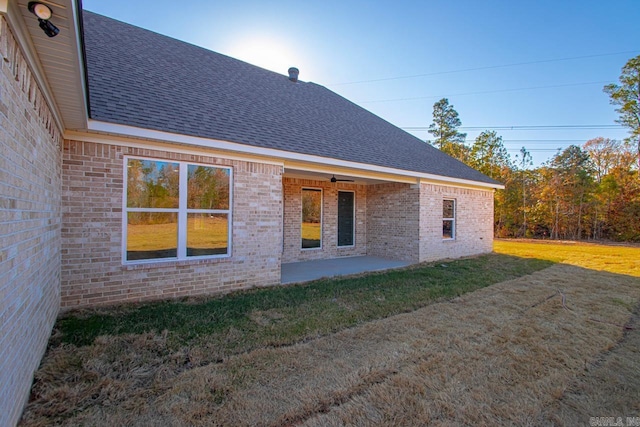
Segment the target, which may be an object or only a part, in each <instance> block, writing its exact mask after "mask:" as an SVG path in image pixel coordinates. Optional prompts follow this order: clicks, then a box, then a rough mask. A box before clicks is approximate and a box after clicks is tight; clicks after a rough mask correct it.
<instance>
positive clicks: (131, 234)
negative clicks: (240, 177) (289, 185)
mask: <svg viewBox="0 0 640 427" xmlns="http://www.w3.org/2000/svg"><path fill="white" fill-rule="evenodd" d="M126 166H127V167H126V172H125V175H126V196H125V197H126V201H125V209H124V218H123V223H124V227H123V230H124V239H123V240H124V248H123V252H124V254H123V258H124V261H125V262H143V261H152V260H167V259H189V258H193V257H219V256H228V255H229V254H230V242H231V238H230V235H231V227H230V225H231V169H229V168H222V167H214V166H206V165H196V164H189V163H184V162H171V161H160V160H149V159H138V158H132V157H128V158H126Z"/></svg>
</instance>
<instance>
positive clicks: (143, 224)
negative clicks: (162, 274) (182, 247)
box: [127, 212, 178, 261]
mask: <svg viewBox="0 0 640 427" xmlns="http://www.w3.org/2000/svg"><path fill="white" fill-rule="evenodd" d="M127 217H128V220H127V261H133V260H139V259H156V258H175V257H177V254H178V251H177V248H178V214H177V213H166V212H129V213H128V214H127Z"/></svg>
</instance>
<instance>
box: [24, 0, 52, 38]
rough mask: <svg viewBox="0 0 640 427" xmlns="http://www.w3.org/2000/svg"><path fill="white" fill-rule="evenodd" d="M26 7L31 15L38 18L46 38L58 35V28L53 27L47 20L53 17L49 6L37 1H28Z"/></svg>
mask: <svg viewBox="0 0 640 427" xmlns="http://www.w3.org/2000/svg"><path fill="white" fill-rule="evenodd" d="M27 7H28V8H29V11H30V12H31V13H33V14H34V15H36V16H37V17H38V22H39V23H40V28H42V31H44V33H45V34H46V35H47V36H49V37H55V36H57V35H58V33H59V32H60V30H59V29H58V27H56V26H55V25H53V24H52V23H51V21H49V19H51V15H53V12H51V9H50V8H49V6H47V5H46V4H44V3H40V2H37V1H30V2H29V4H28V5H27Z"/></svg>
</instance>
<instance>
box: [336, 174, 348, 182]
mask: <svg viewBox="0 0 640 427" xmlns="http://www.w3.org/2000/svg"><path fill="white" fill-rule="evenodd" d="M331 182H353V180H352V179H338V178H336V176H335V175H333V176H332V177H331Z"/></svg>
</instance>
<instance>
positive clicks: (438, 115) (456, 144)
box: [429, 98, 471, 163]
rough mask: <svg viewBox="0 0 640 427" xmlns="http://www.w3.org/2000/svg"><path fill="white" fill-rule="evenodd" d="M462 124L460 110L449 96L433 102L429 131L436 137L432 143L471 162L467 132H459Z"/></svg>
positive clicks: (458, 157)
mask: <svg viewBox="0 0 640 427" xmlns="http://www.w3.org/2000/svg"><path fill="white" fill-rule="evenodd" d="M461 124H462V122H461V121H460V118H459V117H458V112H457V111H456V110H455V109H454V108H453V105H450V104H449V100H448V99H447V98H442V99H441V100H440V101H438V102H436V103H435V104H433V123H431V125H429V133H430V134H431V135H433V136H434V137H435V140H434V141H433V142H432V144H433V145H434V146H435V147H437V148H439V149H440V150H441V151H443V152H445V153H447V154H448V155H450V156H452V157H454V158H456V159H458V160H460V161H463V162H465V163H469V162H470V155H471V152H470V150H469V147H467V146H466V145H465V143H464V140H465V138H466V137H467V134H466V133H460V132H458V128H459V127H460V125H461Z"/></svg>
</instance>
